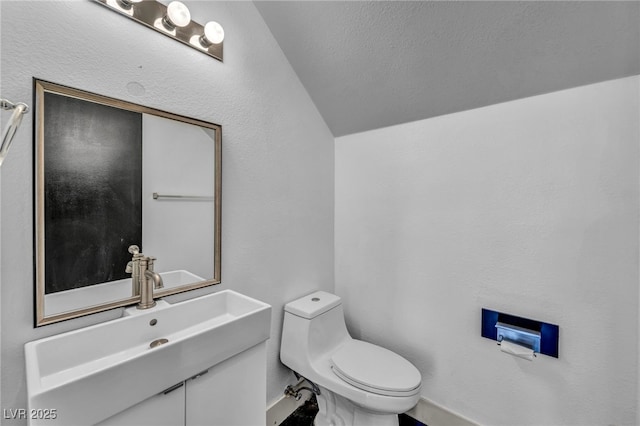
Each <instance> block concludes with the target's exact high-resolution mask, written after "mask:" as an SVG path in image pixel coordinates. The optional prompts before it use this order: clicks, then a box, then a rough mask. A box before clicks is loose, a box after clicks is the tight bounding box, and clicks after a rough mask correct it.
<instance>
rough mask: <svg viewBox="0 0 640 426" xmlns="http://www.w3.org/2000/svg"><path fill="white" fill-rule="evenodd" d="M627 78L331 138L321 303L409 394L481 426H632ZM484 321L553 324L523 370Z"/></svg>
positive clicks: (634, 239) (630, 103)
mask: <svg viewBox="0 0 640 426" xmlns="http://www.w3.org/2000/svg"><path fill="white" fill-rule="evenodd" d="M639 99H640V79H639V77H637V76H636V77H632V78H626V79H621V80H615V81H609V82H604V83H601V84H595V85H591V86H585V87H580V88H577V89H571V90H566V91H562V92H556V93H551V94H547V95H542V96H536V97H532V98H527V99H522V100H517V101H514V102H509V103H504V104H499V105H494V106H490V107H486V108H481V109H477V110H472V111H466V112H461V113H457V114H452V115H447V116H442V117H437V118H433V119H429V120H423V121H417V122H412V123H407V124H403V125H399V126H394V127H389V128H383V129H379V130H374V131H369V132H365V133H360V134H354V135H350V136H345V137H340V138H337V139H336V142H335V143H336V165H335V169H336V178H335V180H336V200H335V208H336V216H335V244H336V245H335V270H336V292H337V294H339V295H340V296H342V297H343V298H344V300H345V305H346V307H345V310H346V312H347V313H348V324H349V328H350V330H351V331H352V332H353V333H354V334H355V335H357V336H360V337H361V338H363V339H365V340H369V341H373V342H377V343H380V344H383V345H386V346H388V347H390V348H392V349H394V350H396V351H397V352H398V353H400V354H402V355H404V356H406V357H407V358H408V359H410V360H411V361H412V362H414V363H415V364H416V365H417V366H418V367H419V369H420V371H421V372H422V375H423V391H422V394H423V396H425V397H426V398H428V399H430V400H432V401H434V402H436V403H438V404H440V405H442V406H444V407H447V408H448V409H451V410H453V411H455V412H458V413H460V414H463V415H464V416H466V417H468V418H470V419H473V420H475V421H477V422H479V423H481V424H487V425H489V424H490V425H515V424H517V425H542V424H544V425H597V424H598V425H601V424H616V425H623V424H634V423H635V422H636V410H637V406H636V405H637V395H638V391H637V382H638V381H637V378H638V361H637V359H638V358H637V356H638V353H637V352H638V278H639V277H638V255H639V249H638V231H639V229H638V217H639V208H638V205H639V198H638V191H639V184H638V171H639V166H638V164H639V154H640V152H639V140H640V130H639V120H640V118H639V117H640V115H639V114H640V110H639V106H638V103H639ZM482 307H487V308H491V309H495V310H498V311H502V312H507V313H512V314H515V315H519V316H524V317H529V318H533V319H537V320H542V321H546V322H551V323H555V324H559V326H560V358H559V359H555V358H551V357H547V356H539V357H538V358H537V359H536V360H535V361H534V362H529V361H526V360H521V359H516V358H513V357H511V356H510V355H507V354H503V353H501V352H500V351H499V350H498V347H497V346H496V342H494V341H490V340H488V339H484V338H482V337H481V336H480V311H481V308H482Z"/></svg>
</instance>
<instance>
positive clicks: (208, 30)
mask: <svg viewBox="0 0 640 426" xmlns="http://www.w3.org/2000/svg"><path fill="white" fill-rule="evenodd" d="M222 40H224V29H223V28H222V25H220V24H218V23H217V22H215V21H209V22H207V24H206V25H205V26H204V34H203V35H202V37H201V38H200V42H201V43H202V45H203V46H204V47H209V46H211V45H212V44H220V43H222Z"/></svg>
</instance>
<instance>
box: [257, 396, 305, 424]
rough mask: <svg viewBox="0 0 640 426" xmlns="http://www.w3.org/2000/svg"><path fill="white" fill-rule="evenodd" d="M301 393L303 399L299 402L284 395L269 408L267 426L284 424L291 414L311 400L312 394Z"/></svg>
mask: <svg viewBox="0 0 640 426" xmlns="http://www.w3.org/2000/svg"><path fill="white" fill-rule="evenodd" d="M300 393H301V394H302V395H303V397H302V398H300V400H298V401H296V399H295V398H292V397H287V396H284V395H283V396H281V397H280V399H278V400H277V401H276V402H274V403H273V404H271V405H270V406H269V407H267V426H277V425H279V424H280V423H282V422H284V421H285V419H286V418H287V417H289V416H290V415H291V413H293V412H294V411H296V409H297V408H298V407H300V406H301V405H302V404H304V403H305V402H306V401H308V400H309V398H311V393H310V392H307V391H306V390H303V391H300Z"/></svg>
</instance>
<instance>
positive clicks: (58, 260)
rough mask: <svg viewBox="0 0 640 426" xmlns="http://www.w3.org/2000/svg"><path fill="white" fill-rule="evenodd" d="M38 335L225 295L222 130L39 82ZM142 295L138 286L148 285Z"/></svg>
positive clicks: (36, 159)
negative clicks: (84, 320)
mask: <svg viewBox="0 0 640 426" xmlns="http://www.w3.org/2000/svg"><path fill="white" fill-rule="evenodd" d="M34 92H35V111H36V117H35V128H34V144H35V149H34V174H35V179H34V206H35V221H34V225H35V230H34V231H35V232H34V236H35V241H34V246H35V302H36V303H35V307H36V309H35V325H36V326H42V325H46V324H51V323H54V322H58V321H62V320H66V319H71V318H76V317H79V316H82V315H87V314H91V313H96V312H100V311H104V310H107V309H113V308H116V307H121V306H127V305H132V304H135V303H137V302H139V301H140V288H139V285H138V287H136V285H134V283H133V280H132V274H131V265H130V263H129V262H130V261H131V260H132V256H133V252H132V251H130V247H131V246H138V248H139V252H140V253H144V255H146V256H149V257H151V256H152V257H153V258H155V259H154V261H153V268H154V272H156V273H158V274H159V275H160V276H161V277H162V281H163V287H162V288H159V289H157V290H154V294H153V296H154V298H160V297H164V296H168V295H171V294H175V293H180V292H184V291H188V290H193V289H196V288H201V287H205V286H209V285H214V284H219V283H220V280H221V278H220V260H221V216H220V215H221V176H222V173H221V166H222V159H221V151H222V128H221V126H220V125H217V124H213V123H209V122H205V121H202V120H197V119H194V118H190V117H185V116H181V115H177V114H173V113H169V112H166V111H161V110H158V109H154V108H150V107H146V106H143V105H138V104H134V103H131V102H126V101H122V100H118V99H113V98H110V97H107V96H103V95H98V94H95V93H89V92H86V91H83V90H79V89H74V88H70V87H66V86H62V85H59V84H54V83H50V82H47V81H43V80H38V79H34ZM138 284H139V283H138Z"/></svg>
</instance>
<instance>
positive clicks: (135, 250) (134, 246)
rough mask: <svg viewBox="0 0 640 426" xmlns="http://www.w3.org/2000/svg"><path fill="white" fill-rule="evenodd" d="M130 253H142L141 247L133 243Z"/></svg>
mask: <svg viewBox="0 0 640 426" xmlns="http://www.w3.org/2000/svg"><path fill="white" fill-rule="evenodd" d="M129 253H131V254H133V255H136V254H138V253H140V247H138V246H136V245H131V246H129Z"/></svg>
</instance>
